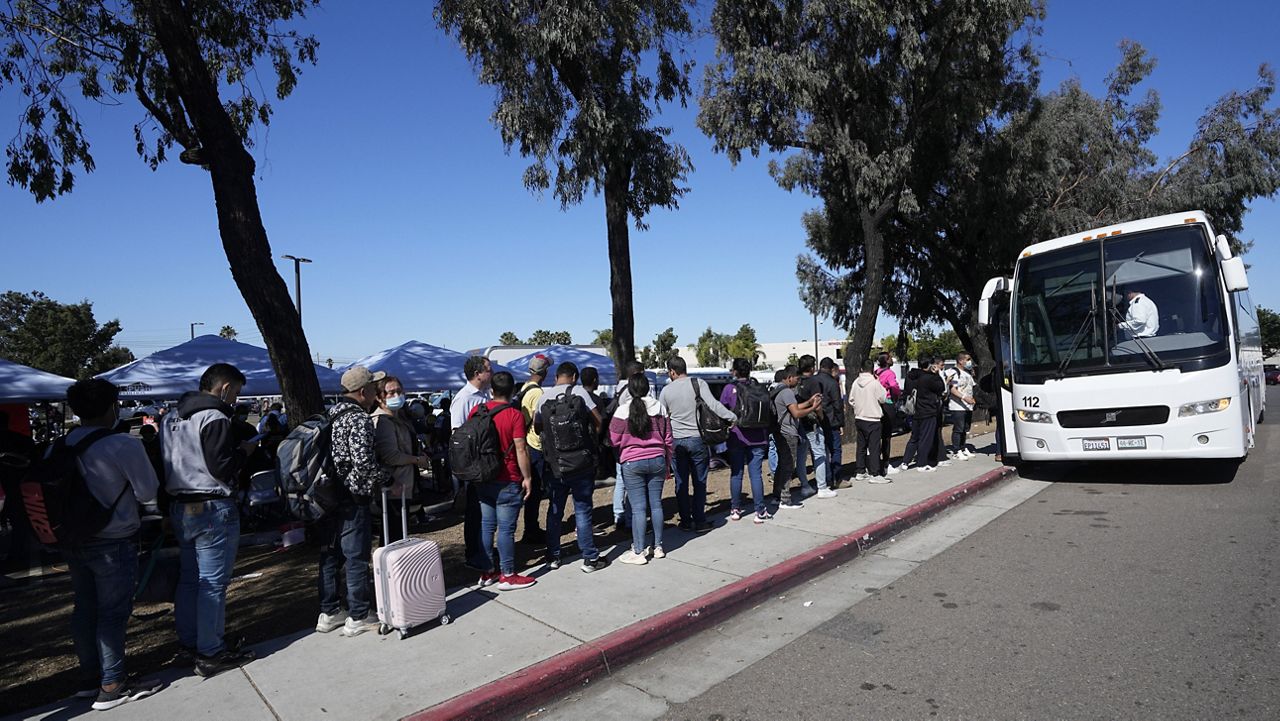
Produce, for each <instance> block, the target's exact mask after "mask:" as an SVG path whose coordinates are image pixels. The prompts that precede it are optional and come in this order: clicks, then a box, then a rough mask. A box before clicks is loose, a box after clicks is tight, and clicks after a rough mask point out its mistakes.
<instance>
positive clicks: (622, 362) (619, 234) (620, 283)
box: [604, 161, 636, 380]
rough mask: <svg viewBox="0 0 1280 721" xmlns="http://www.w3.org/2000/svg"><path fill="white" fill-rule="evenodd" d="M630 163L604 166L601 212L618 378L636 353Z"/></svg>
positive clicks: (619, 162)
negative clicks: (630, 212)
mask: <svg viewBox="0 0 1280 721" xmlns="http://www.w3.org/2000/svg"><path fill="white" fill-rule="evenodd" d="M630 187H631V165H630V163H628V162H625V161H616V162H615V163H614V164H611V165H610V166H609V167H608V168H606V169H605V179H604V216H605V225H606V227H607V228H608V232H609V294H610V296H612V298H613V344H612V346H613V363H614V366H615V367H616V368H617V372H618V379H619V380H622V377H623V375H622V374H623V373H624V372H625V366H626V364H627V363H628V362H630V361H633V360H635V357H636V322H635V314H634V311H633V304H632V298H631V234H630V233H631V227H630V218H629V216H628V213H627V193H628V191H629V190H630Z"/></svg>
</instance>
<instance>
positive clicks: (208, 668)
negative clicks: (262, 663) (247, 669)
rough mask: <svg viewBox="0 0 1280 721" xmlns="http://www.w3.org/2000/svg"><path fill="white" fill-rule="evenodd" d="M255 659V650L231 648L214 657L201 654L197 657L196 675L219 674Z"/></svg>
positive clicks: (202, 676) (203, 676)
mask: <svg viewBox="0 0 1280 721" xmlns="http://www.w3.org/2000/svg"><path fill="white" fill-rule="evenodd" d="M253 659H254V655H253V651H232V650H230V649H227V650H226V651H223V652H222V653H220V654H218V655H217V656H213V657H206V656H200V657H199V658H197V659H196V675H197V676H200V677H201V678H209V677H210V676H217V675H218V674H220V673H222V672H223V671H230V670H231V669H233V668H240V667H241V666H243V665H245V664H246V663H249V662H250V661H252V660H253Z"/></svg>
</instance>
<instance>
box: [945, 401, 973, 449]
mask: <svg viewBox="0 0 1280 721" xmlns="http://www.w3.org/2000/svg"><path fill="white" fill-rule="evenodd" d="M950 413H951V451H952V452H953V453H959V452H960V451H962V450H964V447H965V444H966V442H967V441H968V440H969V427H970V426H971V425H973V411H957V410H952V411H950Z"/></svg>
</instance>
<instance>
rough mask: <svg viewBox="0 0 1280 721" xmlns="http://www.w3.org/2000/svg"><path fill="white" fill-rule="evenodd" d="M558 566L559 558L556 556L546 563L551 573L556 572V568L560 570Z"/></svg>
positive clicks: (559, 564) (559, 563)
mask: <svg viewBox="0 0 1280 721" xmlns="http://www.w3.org/2000/svg"><path fill="white" fill-rule="evenodd" d="M560 566H561V562H560V557H559V556H556V557H555V558H553V559H551V560H550V561H547V568H549V569H551V570H552V571H554V570H556V569H557V568H560Z"/></svg>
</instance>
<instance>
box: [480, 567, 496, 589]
mask: <svg viewBox="0 0 1280 721" xmlns="http://www.w3.org/2000/svg"><path fill="white" fill-rule="evenodd" d="M497 582H498V572H497V571H485V572H484V573H482V574H480V588H484V587H485V586H492V585H493V584H495V583H497Z"/></svg>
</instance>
